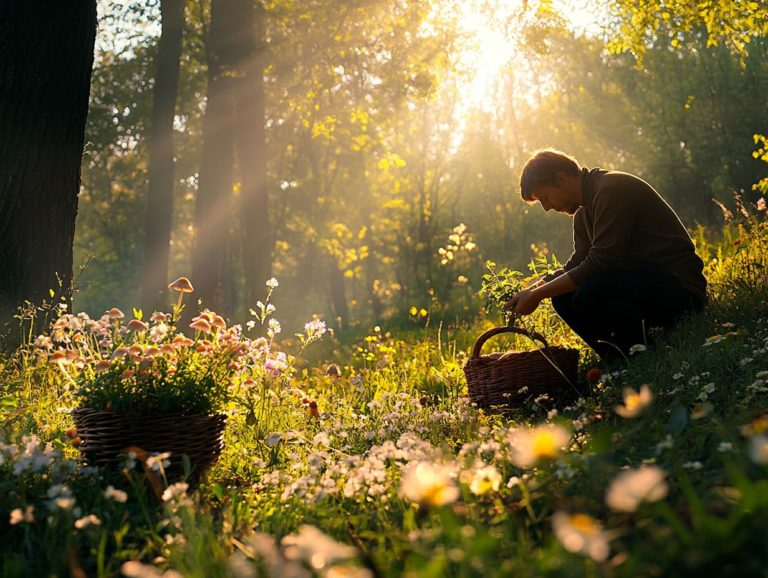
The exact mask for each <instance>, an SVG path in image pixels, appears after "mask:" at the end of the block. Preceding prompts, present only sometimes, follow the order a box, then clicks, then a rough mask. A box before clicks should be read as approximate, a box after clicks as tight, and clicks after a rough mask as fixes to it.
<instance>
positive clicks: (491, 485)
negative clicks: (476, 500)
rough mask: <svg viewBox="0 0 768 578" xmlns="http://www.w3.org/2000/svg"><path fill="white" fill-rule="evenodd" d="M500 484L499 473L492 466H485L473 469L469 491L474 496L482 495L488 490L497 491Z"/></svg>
mask: <svg viewBox="0 0 768 578" xmlns="http://www.w3.org/2000/svg"><path fill="white" fill-rule="evenodd" d="M500 485H501V474H500V473H499V471H498V470H497V469H496V468H495V467H494V466H486V467H484V468H480V469H478V470H476V471H475V475H474V477H473V478H472V482H471V483H470V484H469V491H470V492H472V493H473V494H475V495H476V496H482V495H483V494H487V493H488V492H498V491H499V486H500Z"/></svg>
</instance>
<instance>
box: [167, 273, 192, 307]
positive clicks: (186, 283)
mask: <svg viewBox="0 0 768 578" xmlns="http://www.w3.org/2000/svg"><path fill="white" fill-rule="evenodd" d="M168 288H169V289H173V290H174V291H178V292H179V300H178V302H177V303H176V307H177V308H179V307H181V299H182V297H184V293H192V291H194V290H195V288H194V287H192V283H191V282H190V280H189V279H187V278H186V277H179V278H178V279H176V281H174V282H173V283H171V284H170V285H168Z"/></svg>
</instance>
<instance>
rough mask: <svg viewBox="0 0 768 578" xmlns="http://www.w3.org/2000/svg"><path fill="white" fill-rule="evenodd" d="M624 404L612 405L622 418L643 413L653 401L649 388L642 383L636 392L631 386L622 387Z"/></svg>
mask: <svg viewBox="0 0 768 578" xmlns="http://www.w3.org/2000/svg"><path fill="white" fill-rule="evenodd" d="M623 397H624V405H617V406H614V408H613V410H614V411H615V412H616V413H617V414H619V415H620V416H621V417H623V418H627V419H630V418H633V417H637V416H639V415H640V414H641V413H643V412H644V411H645V410H646V409H647V408H648V406H650V405H651V402H652V401H653V394H652V393H651V388H650V387H648V386H647V385H643V386H642V387H641V388H640V391H639V392H637V391H635V390H634V389H632V388H631V387H626V388H624V393H623Z"/></svg>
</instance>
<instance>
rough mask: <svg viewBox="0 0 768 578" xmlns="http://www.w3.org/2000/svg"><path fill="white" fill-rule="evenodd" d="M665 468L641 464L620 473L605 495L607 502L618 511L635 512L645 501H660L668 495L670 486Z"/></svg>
mask: <svg viewBox="0 0 768 578" xmlns="http://www.w3.org/2000/svg"><path fill="white" fill-rule="evenodd" d="M665 477H666V474H665V473H664V470H662V469H661V468H659V467H658V466H640V467H639V468H637V469H635V470H628V471H626V472H622V473H621V474H619V475H618V476H617V477H616V479H614V480H613V482H612V483H611V485H610V486H609V488H608V491H607V492H606V495H605V503H606V504H608V507H609V508H611V509H612V510H616V511H617V512H634V511H635V510H637V508H638V507H640V504H641V503H643V502H658V501H659V500H661V499H663V498H664V497H666V495H667V492H668V491H669V486H668V485H667V482H666V480H665Z"/></svg>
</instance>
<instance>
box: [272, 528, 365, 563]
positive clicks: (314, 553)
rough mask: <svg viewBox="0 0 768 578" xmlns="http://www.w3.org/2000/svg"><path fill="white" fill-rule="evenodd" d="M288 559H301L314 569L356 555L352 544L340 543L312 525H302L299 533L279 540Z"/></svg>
mask: <svg viewBox="0 0 768 578" xmlns="http://www.w3.org/2000/svg"><path fill="white" fill-rule="evenodd" d="M281 544H282V545H283V548H284V553H285V557H286V558H287V559H288V560H300V561H303V562H305V563H307V564H309V566H310V567H311V568H312V569H313V570H316V571H320V570H323V569H324V568H328V567H329V566H333V565H335V564H337V563H338V562H340V561H344V560H349V559H351V558H354V557H355V556H356V550H355V549H354V548H353V547H352V546H347V545H346V544H341V543H339V542H337V541H336V540H334V539H333V538H331V537H330V536H328V535H326V534H324V533H323V532H321V531H320V530H318V529H317V528H315V527H314V526H309V525H306V524H305V525H302V526H300V527H299V533H298V534H294V535H290V536H285V537H284V538H283V539H282V540H281Z"/></svg>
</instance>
